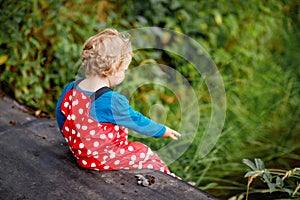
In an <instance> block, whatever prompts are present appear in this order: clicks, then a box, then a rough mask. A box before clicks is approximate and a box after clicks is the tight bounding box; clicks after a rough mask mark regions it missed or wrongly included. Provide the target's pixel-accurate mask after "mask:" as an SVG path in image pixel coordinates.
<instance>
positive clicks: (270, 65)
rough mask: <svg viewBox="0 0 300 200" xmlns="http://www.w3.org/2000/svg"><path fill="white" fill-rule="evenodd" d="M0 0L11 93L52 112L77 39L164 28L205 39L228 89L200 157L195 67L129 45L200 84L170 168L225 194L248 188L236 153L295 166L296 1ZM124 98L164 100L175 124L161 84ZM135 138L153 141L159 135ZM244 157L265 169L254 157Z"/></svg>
mask: <svg viewBox="0 0 300 200" xmlns="http://www.w3.org/2000/svg"><path fill="white" fill-rule="evenodd" d="M0 8H1V10H0V16H1V17H0V22H1V32H0V45H1V49H0V81H1V83H6V84H4V85H5V86H8V87H10V88H11V90H12V91H13V93H14V96H15V98H16V99H17V100H18V101H19V102H21V103H25V104H26V105H28V106H31V107H34V108H35V109H39V110H42V111H43V112H45V113H49V114H50V115H52V116H53V115H54V112H53V111H54V107H55V103H56V101H57V99H58V96H59V94H60V92H61V90H62V88H63V86H64V85H65V84H66V83H68V82H69V81H70V80H72V79H74V78H75V76H76V73H77V71H78V68H79V66H80V53H81V46H82V44H83V42H84V41H85V40H86V39H87V38H88V37H89V36H91V35H93V34H95V33H96V32H98V30H99V29H102V28H104V27H113V28H117V29H118V30H120V31H122V30H129V29H133V28H140V27H147V26H159V27H164V28H169V29H171V30H175V31H178V32H180V33H184V34H186V35H187V36H189V37H191V38H193V39H195V40H196V41H197V42H199V43H200V44H201V45H202V46H203V47H204V48H205V50H206V51H207V52H208V53H209V54H210V56H211V57H212V59H213V60H214V62H215V63H216V65H217V67H218V69H219V72H220V73H221V75H222V78H223V81H224V85H225V89H226V97H227V113H226V122H225V127H224V129H223V133H222V136H221V138H220V139H219V141H218V143H217V145H216V146H215V148H214V149H213V150H212V151H211V152H210V153H209V154H208V155H207V156H206V157H205V158H203V159H199V158H198V157H197V154H195V152H196V150H197V147H198V145H199V143H200V139H201V135H202V133H203V131H204V130H205V128H206V126H207V124H208V122H209V120H210V115H211V105H210V104H211V97H210V93H209V91H208V89H207V86H206V85H205V82H204V81H203V79H202V78H201V75H199V72H198V71H197V70H195V69H194V68H193V66H192V65H191V64H190V63H188V62H187V61H186V60H184V59H182V58H179V57H178V56H177V55H174V54H172V53H170V52H164V51H155V50H153V51H147V50H139V51H138V52H136V53H137V56H135V60H134V61H133V63H132V66H138V65H141V64H142V63H145V61H151V60H152V61H153V60H154V62H157V63H163V64H165V65H168V66H172V67H173V68H174V69H176V71H178V72H180V73H182V74H183V75H184V76H185V77H186V78H187V80H188V81H189V82H190V83H191V85H192V87H193V89H194V90H195V91H197V92H199V93H200V94H201V95H199V99H197V100H195V101H198V102H199V105H200V110H201V123H200V124H199V129H198V133H197V138H196V139H195V141H194V142H193V144H192V145H191V147H190V148H189V149H188V150H187V151H186V152H185V153H184V155H182V156H181V157H180V158H179V159H178V160H177V161H176V162H174V163H173V164H172V165H171V166H170V167H171V170H172V171H174V172H175V173H176V174H178V175H179V176H180V177H182V178H183V179H184V180H189V181H194V182H196V184H197V186H198V187H200V188H202V189H205V190H207V191H209V192H210V193H213V194H214V195H216V196H218V197H222V198H228V197H229V196H230V195H234V194H236V193H239V192H241V191H245V190H246V189H247V188H246V183H245V182H244V180H243V173H244V171H245V168H244V166H243V165H242V164H241V163H240V160H241V159H243V158H246V157H247V158H250V159H254V158H257V157H260V158H262V159H263V160H264V161H265V164H266V166H278V167H280V168H281V169H291V168H296V167H297V166H299V164H300V156H299V149H300V144H299V142H298V141H299V132H300V124H299V121H300V107H299V104H300V86H299V80H300V64H299V63H300V60H299V59H300V57H299V50H300V47H299V45H300V42H299V41H300V31H299V27H300V21H299V19H300V18H299V16H300V14H299V3H297V1H293V0H278V1H260V0H255V1H236V0H218V1H196V0H189V1H177V0H149V1H133V0H127V1H125V0H110V1H84V0H76V1H72V2H71V1H62V0H31V1H17V0H15V1H13V0H10V1H2V2H1V4H0ZM185 51H186V52H187V53H188V52H189V51H193V50H191V49H187V50H185ZM132 81H138V77H137V79H132ZM128 87H130V85H128ZM133 97H134V98H133ZM130 102H131V104H132V105H133V106H134V107H135V108H136V109H137V110H141V111H142V112H144V113H145V114H147V113H149V109H150V108H151V105H153V104H154V103H155V102H156V103H160V104H161V105H164V110H166V111H168V112H169V113H170V114H168V116H167V120H166V124H168V125H170V126H171V127H173V128H177V125H178V124H177V121H178V120H180V108H179V107H180V106H178V102H177V101H176V98H175V96H174V94H172V91H169V90H168V89H167V88H162V87H157V86H155V85H145V86H143V87H141V88H139V89H138V90H136V92H135V93H134V94H133V95H132V98H131V99H130ZM190 117H191V120H192V116H190ZM132 139H134V138H132ZM136 140H143V142H145V143H147V144H148V145H150V146H151V147H153V148H154V149H158V148H160V147H161V146H163V145H165V144H166V143H167V142H168V141H161V140H156V139H150V140H149V139H148V138H147V139H143V138H142V139H136ZM246 162H247V161H246ZM247 163H248V164H249V165H250V166H252V167H254V168H255V169H256V168H257V167H260V168H261V170H265V167H264V166H263V165H261V164H262V163H261V162H259V161H257V163H256V164H255V163H253V164H250V162H247ZM254 168H253V169H252V170H253V171H256V170H254ZM269 172H270V174H271V175H273V174H272V173H273V171H270V170H269ZM267 174H268V173H266V171H264V175H265V178H266V180H268V181H269V182H270V183H272V184H275V185H276V186H275V188H278V187H279V186H281V184H282V182H280V181H279V179H278V182H276V180H275V179H274V177H273V176H272V179H271V177H270V176H269V175H267ZM248 175H251V176H253V175H255V173H254V172H253V173H252V174H248ZM268 177H269V178H268ZM272 184H271V185H270V186H272V187H273V186H274V185H272ZM285 184H286V183H285V182H284V186H283V187H285V186H286V185H285ZM277 186H278V187H277Z"/></svg>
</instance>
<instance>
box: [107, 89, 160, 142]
mask: <svg viewBox="0 0 300 200" xmlns="http://www.w3.org/2000/svg"><path fill="white" fill-rule="evenodd" d="M112 116H113V119H114V121H115V122H116V124H119V125H122V126H125V127H128V128H130V129H132V130H134V131H136V132H138V133H141V134H143V135H147V136H152V137H155V138H159V137H162V136H163V135H164V133H165V131H166V127H165V126H164V125H162V124H160V123H157V122H154V121H152V120H151V119H149V118H148V117H146V116H144V115H143V114H141V113H140V112H137V111H135V110H134V109H133V108H132V107H131V106H130V105H129V102H128V100H127V98H126V97H125V96H122V95H120V94H119V93H117V92H113V93H112Z"/></svg>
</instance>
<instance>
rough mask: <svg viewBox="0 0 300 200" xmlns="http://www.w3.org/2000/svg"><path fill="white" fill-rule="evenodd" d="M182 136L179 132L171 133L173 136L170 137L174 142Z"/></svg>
mask: <svg viewBox="0 0 300 200" xmlns="http://www.w3.org/2000/svg"><path fill="white" fill-rule="evenodd" d="M180 136H181V134H180V133H178V132H176V131H172V132H171V135H170V138H171V139H172V140H178V137H180Z"/></svg>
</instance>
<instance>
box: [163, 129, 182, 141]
mask: <svg viewBox="0 0 300 200" xmlns="http://www.w3.org/2000/svg"><path fill="white" fill-rule="evenodd" d="M166 128H167V129H166V132H165V133H164V135H163V136H162V137H163V138H170V139H172V140H177V139H178V138H177V137H180V136H181V134H180V133H178V132H177V131H174V130H172V129H170V128H169V127H166Z"/></svg>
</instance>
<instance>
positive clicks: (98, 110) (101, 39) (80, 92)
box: [56, 29, 180, 174]
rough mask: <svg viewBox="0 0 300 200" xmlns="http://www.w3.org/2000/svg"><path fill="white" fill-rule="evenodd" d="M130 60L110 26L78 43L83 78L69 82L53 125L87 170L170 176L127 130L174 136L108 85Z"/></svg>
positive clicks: (128, 44)
mask: <svg viewBox="0 0 300 200" xmlns="http://www.w3.org/2000/svg"><path fill="white" fill-rule="evenodd" d="M131 59H132V48H131V42H130V40H129V39H126V38H124V37H122V35H121V34H120V33H119V32H117V31H116V30H114V29H105V30H104V31H102V32H100V33H98V34H97V35H95V36H92V37H90V38H89V39H88V40H87V41H86V42H85V44H84V46H83V52H82V65H83V68H84V70H85V73H86V77H87V78H85V79H79V80H76V81H73V82H71V83H69V84H68V85H67V86H66V87H65V88H64V89H63V92H62V94H61V97H60V99H59V101H58V103H57V106H56V119H57V122H58V125H59V129H60V131H61V132H62V134H63V136H64V138H65V140H66V141H67V143H68V146H69V148H70V150H71V151H72V153H73V155H74V156H75V158H76V160H77V163H78V164H79V165H80V166H81V167H83V168H88V169H93V170H101V171H102V170H118V169H143V168H147V169H154V170H160V171H162V172H165V173H167V174H171V173H170V171H169V169H168V167H167V166H166V164H164V163H163V161H162V160H161V159H160V158H159V157H158V156H157V155H156V154H155V153H154V152H153V151H151V149H150V148H149V147H147V146H146V145H144V144H142V143H140V142H130V141H128V140H127V138H128V129H127V128H129V129H132V130H134V131H137V132H139V133H141V134H144V135H147V136H153V137H156V138H160V137H162V138H170V139H172V140H177V137H179V136H180V134H179V133H178V132H176V131H174V130H172V129H170V128H169V127H167V126H164V125H162V124H159V123H156V122H154V121H152V120H151V119H149V118H147V117H145V116H144V115H142V114H141V113H139V112H137V111H135V110H134V109H133V108H132V107H131V106H130V105H129V102H128V100H127V99H126V98H125V97H124V96H123V95H121V94H120V93H118V92H116V91H113V90H112V89H111V88H113V87H114V86H116V85H118V84H120V83H121V82H122V81H123V80H124V78H125V71H126V70H127V68H128V66H129V64H130V62H131Z"/></svg>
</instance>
